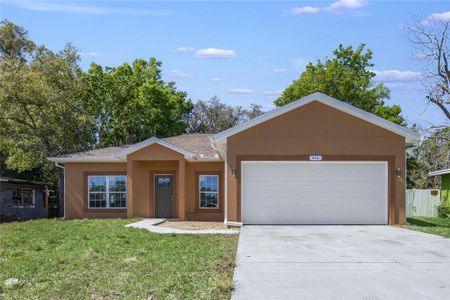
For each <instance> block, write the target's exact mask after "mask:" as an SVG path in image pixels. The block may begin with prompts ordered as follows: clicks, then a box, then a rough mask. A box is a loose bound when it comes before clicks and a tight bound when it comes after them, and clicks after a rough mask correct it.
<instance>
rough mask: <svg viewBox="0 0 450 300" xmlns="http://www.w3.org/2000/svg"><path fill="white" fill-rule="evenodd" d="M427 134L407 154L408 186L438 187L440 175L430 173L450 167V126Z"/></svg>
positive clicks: (421, 187)
mask: <svg viewBox="0 0 450 300" xmlns="http://www.w3.org/2000/svg"><path fill="white" fill-rule="evenodd" d="M426 136H427V137H426V138H425V140H424V141H423V142H422V143H421V144H420V145H419V146H418V147H417V148H414V149H413V150H412V152H411V153H409V154H408V156H407V169H408V176H407V178H408V183H407V185H408V188H419V189H428V188H436V187H438V185H439V176H433V177H429V176H428V173H429V172H432V171H437V170H442V169H448V168H450V127H448V126H443V127H440V128H437V129H436V128H435V129H432V130H430V132H428V133H427V135H426Z"/></svg>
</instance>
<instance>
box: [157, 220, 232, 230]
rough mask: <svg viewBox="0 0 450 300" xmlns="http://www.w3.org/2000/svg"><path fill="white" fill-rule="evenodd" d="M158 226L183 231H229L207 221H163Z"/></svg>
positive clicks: (218, 224) (218, 223) (222, 225)
mask: <svg viewBox="0 0 450 300" xmlns="http://www.w3.org/2000/svg"><path fill="white" fill-rule="evenodd" d="M158 226H162V227H170V228H176V229H185V230H204V229H229V228H228V227H227V226H226V225H225V224H223V222H208V221H165V222H163V223H161V224H159V225H158ZM233 229H236V228H233Z"/></svg>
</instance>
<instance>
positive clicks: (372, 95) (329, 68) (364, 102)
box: [275, 44, 405, 125]
mask: <svg viewBox="0 0 450 300" xmlns="http://www.w3.org/2000/svg"><path fill="white" fill-rule="evenodd" d="M333 55H334V57H333V58H331V59H327V60H326V61H325V62H322V61H321V60H317V62H316V64H313V63H311V62H310V63H309V64H308V65H307V66H306V70H305V71H304V72H303V73H301V74H300V78H299V79H297V80H294V81H293V82H292V84H291V85H289V86H288V87H287V88H286V89H285V90H284V91H283V94H282V95H281V96H280V97H279V98H278V99H276V100H275V105H277V106H283V105H286V104H288V103H290V102H293V101H295V100H297V99H299V98H302V97H304V96H306V95H309V94H311V93H313V92H316V91H320V92H322V93H324V94H327V95H329V96H331V97H335V98H337V99H341V100H342V101H346V102H348V103H350V104H352V105H354V106H356V107H359V108H361V109H363V110H366V111H368V112H371V113H374V114H376V115H378V116H380V117H383V118H386V119H387V120H389V121H392V122H394V123H397V124H401V125H405V120H404V119H403V117H402V116H401V109H400V107H399V106H398V105H393V106H387V105H385V103H384V101H385V100H387V99H389V97H390V91H389V89H388V88H386V87H385V86H384V85H383V84H382V83H379V84H374V82H373V80H372V79H373V78H374V77H375V73H374V72H373V71H371V70H369V68H371V67H373V66H374V64H373V63H372V62H371V60H372V56H373V53H372V51H371V50H370V49H368V50H365V45H364V44H361V45H360V46H359V47H358V48H357V49H356V50H353V48H352V47H351V46H349V47H344V46H343V45H339V47H338V48H337V49H336V50H334V51H333Z"/></svg>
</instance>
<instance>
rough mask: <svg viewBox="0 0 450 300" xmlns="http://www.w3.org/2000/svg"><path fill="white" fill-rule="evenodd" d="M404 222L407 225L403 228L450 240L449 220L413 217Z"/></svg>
mask: <svg viewBox="0 0 450 300" xmlns="http://www.w3.org/2000/svg"><path fill="white" fill-rule="evenodd" d="M406 221H407V222H408V223H409V225H405V228H408V229H412V230H417V231H422V232H426V233H431V234H437V235H441V236H443V237H446V238H450V219H441V218H431V217H414V218H407V219H406Z"/></svg>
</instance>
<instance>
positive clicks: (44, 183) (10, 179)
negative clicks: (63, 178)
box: [0, 177, 53, 185]
mask: <svg viewBox="0 0 450 300" xmlns="http://www.w3.org/2000/svg"><path fill="white" fill-rule="evenodd" d="M0 182H8V183H17V184H33V185H53V183H50V182H42V181H33V180H24V179H16V178H9V177H0Z"/></svg>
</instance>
